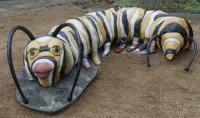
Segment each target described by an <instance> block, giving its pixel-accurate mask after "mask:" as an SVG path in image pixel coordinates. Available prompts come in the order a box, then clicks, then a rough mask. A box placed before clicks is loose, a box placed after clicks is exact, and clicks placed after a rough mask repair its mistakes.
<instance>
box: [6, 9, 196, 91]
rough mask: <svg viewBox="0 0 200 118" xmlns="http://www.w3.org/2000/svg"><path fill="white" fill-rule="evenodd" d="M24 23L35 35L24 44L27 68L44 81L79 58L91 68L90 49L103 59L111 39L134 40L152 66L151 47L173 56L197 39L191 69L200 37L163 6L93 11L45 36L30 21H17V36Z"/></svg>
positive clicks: (48, 83)
mask: <svg viewBox="0 0 200 118" xmlns="http://www.w3.org/2000/svg"><path fill="white" fill-rule="evenodd" d="M18 29H19V30H22V31H24V32H25V33H26V34H27V35H28V36H29V37H30V39H31V41H30V42H29V43H28V44H27V46H26V48H25V50H24V66H25V69H26V72H27V74H28V75H29V78H30V80H33V79H37V80H39V83H40V84H41V85H42V86H44V87H49V86H52V85H53V84H54V83H56V82H57V81H59V80H60V79H61V77H60V76H61V75H63V74H67V73H69V72H70V70H71V69H72V68H73V67H74V66H75V65H76V64H77V63H78V64H79V66H80V63H82V65H83V66H84V67H85V68H90V63H89V62H88V57H89V55H90V54H91V58H92V60H93V62H94V63H95V64H96V65H99V64H100V63H101V62H100V59H99V52H98V51H99V48H101V47H103V48H104V51H103V53H102V57H106V56H107V55H108V54H109V52H110V47H111V44H117V45H119V47H118V48H116V49H115V52H116V53H120V52H122V51H123V50H124V48H125V46H126V44H127V43H129V42H132V45H131V46H130V47H129V48H128V50H127V51H129V52H130V51H133V50H135V51H136V52H139V53H141V54H148V55H147V66H150V62H149V53H151V52H154V50H155V48H156V47H158V48H160V49H162V50H163V52H164V55H165V57H166V58H167V59H168V60H172V59H173V58H174V57H175V55H177V54H179V52H181V51H183V50H184V49H188V48H189V47H190V45H191V44H192V43H193V44H194V53H193V57H192V58H191V60H190V62H189V64H188V65H187V67H186V70H189V68H190V65H191V63H192V61H193V58H194V56H195V54H196V42H195V40H194V39H193V31H192V28H191V25H190V24H189V22H188V21H187V20H185V19H183V18H179V17H174V16H168V15H167V14H166V13H165V12H162V11H160V10H159V11H153V10H149V11H146V10H144V9H142V8H137V7H130V8H118V9H114V8H111V9H108V10H105V11H98V12H91V13H88V14H86V15H85V16H81V17H77V18H73V19H70V20H68V21H66V22H65V23H64V24H61V25H59V26H55V27H53V28H52V29H51V30H50V31H49V33H48V35H45V36H42V37H34V36H33V35H32V34H31V32H30V31H28V30H27V29H26V28H25V27H21V26H17V27H14V28H13V29H12V30H11V33H10V35H9V39H10V41H11V42H12V38H13V35H14V33H15V31H16V30H18ZM9 46H10V45H9ZM9 46H8V47H9ZM82 52H83V53H82ZM11 61H12V60H11ZM78 71H80V69H79V70H78ZM11 72H12V71H11Z"/></svg>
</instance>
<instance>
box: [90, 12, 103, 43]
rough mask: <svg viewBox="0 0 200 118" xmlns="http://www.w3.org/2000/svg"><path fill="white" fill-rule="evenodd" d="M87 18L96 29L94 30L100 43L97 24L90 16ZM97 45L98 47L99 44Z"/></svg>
mask: <svg viewBox="0 0 200 118" xmlns="http://www.w3.org/2000/svg"><path fill="white" fill-rule="evenodd" d="M87 19H88V20H89V21H90V22H91V23H92V25H93V26H94V28H95V30H96V32H97V36H98V39H99V44H100V38H99V37H100V36H99V32H98V29H97V26H96V24H95V23H94V21H93V19H92V18H90V17H89V16H87ZM98 47H99V45H98Z"/></svg>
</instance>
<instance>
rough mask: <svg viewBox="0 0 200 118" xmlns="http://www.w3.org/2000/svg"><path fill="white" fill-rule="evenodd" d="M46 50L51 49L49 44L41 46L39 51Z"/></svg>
mask: <svg viewBox="0 0 200 118" xmlns="http://www.w3.org/2000/svg"><path fill="white" fill-rule="evenodd" d="M44 51H50V48H49V47H48V45H45V46H42V47H40V51H39V52H44Z"/></svg>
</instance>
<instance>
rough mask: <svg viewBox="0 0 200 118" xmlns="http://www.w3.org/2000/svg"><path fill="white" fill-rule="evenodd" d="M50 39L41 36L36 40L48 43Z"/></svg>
mask: <svg viewBox="0 0 200 118" xmlns="http://www.w3.org/2000/svg"><path fill="white" fill-rule="evenodd" d="M51 38H52V37H50V36H43V37H39V38H37V39H36V40H37V41H39V42H46V41H49V40H50V39H51Z"/></svg>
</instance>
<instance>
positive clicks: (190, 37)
mask: <svg viewBox="0 0 200 118" xmlns="http://www.w3.org/2000/svg"><path fill="white" fill-rule="evenodd" d="M185 22H186V23H187V26H188V29H189V39H188V40H189V41H190V44H191V43H192V40H191V39H193V36H194V35H193V29H192V26H191V24H190V23H189V22H188V20H185Z"/></svg>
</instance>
